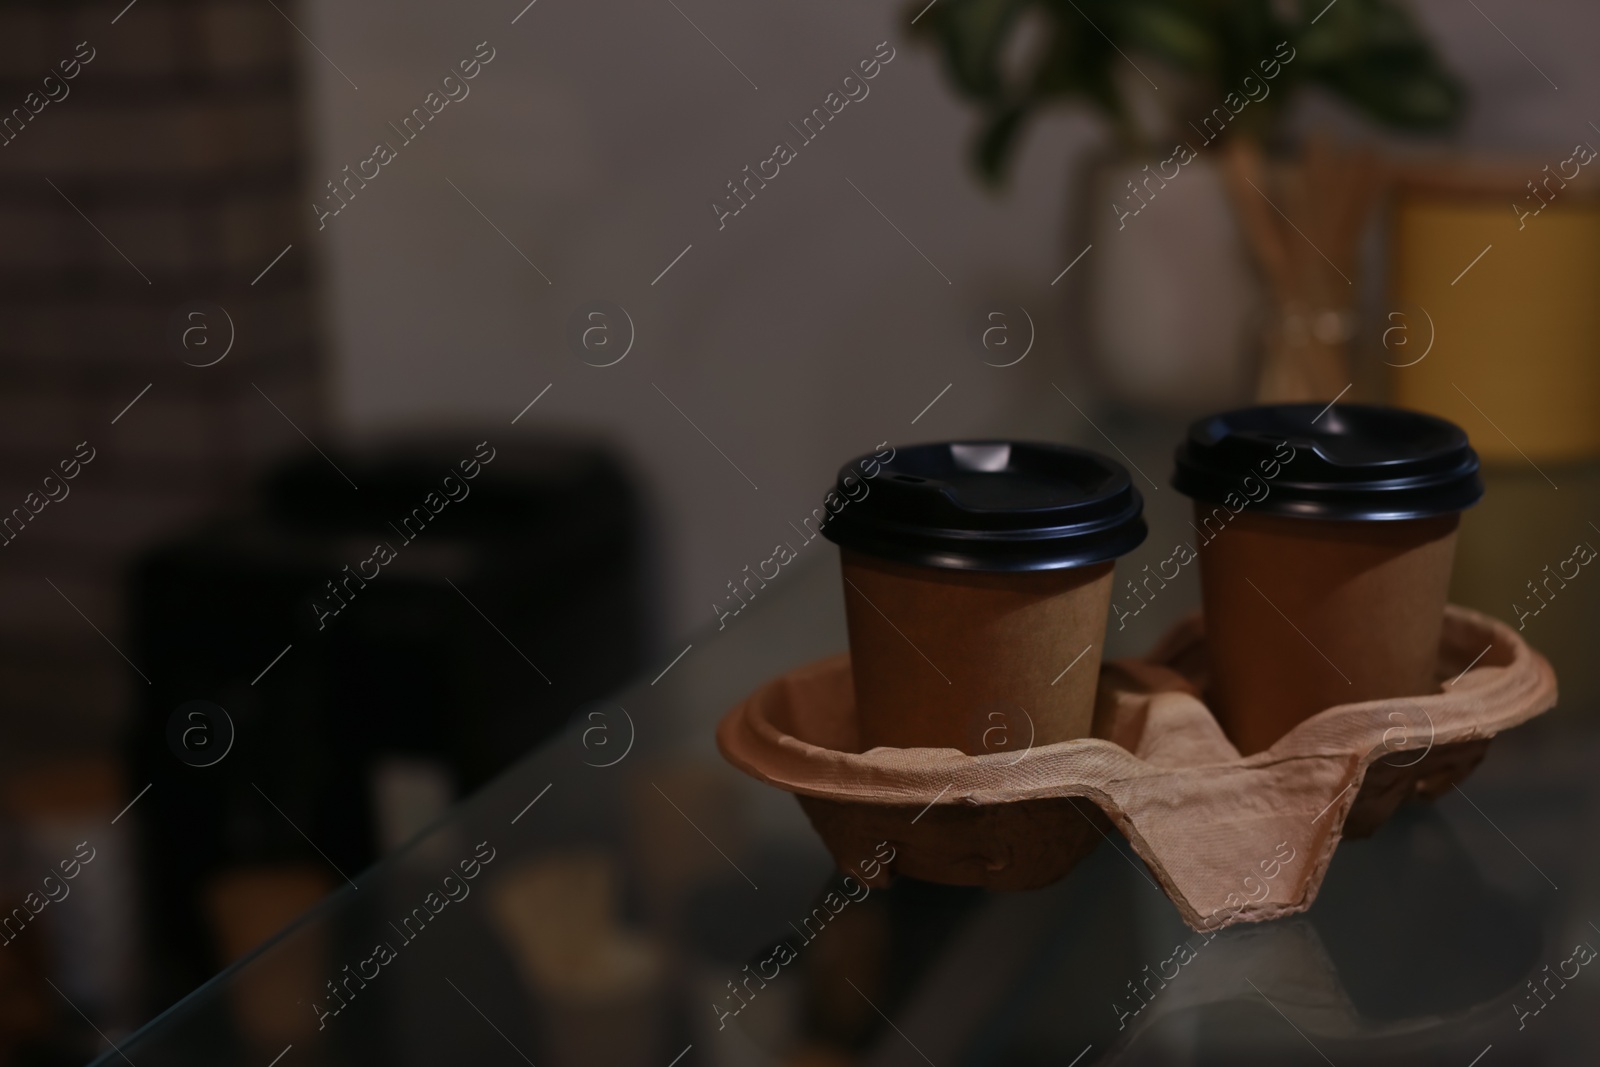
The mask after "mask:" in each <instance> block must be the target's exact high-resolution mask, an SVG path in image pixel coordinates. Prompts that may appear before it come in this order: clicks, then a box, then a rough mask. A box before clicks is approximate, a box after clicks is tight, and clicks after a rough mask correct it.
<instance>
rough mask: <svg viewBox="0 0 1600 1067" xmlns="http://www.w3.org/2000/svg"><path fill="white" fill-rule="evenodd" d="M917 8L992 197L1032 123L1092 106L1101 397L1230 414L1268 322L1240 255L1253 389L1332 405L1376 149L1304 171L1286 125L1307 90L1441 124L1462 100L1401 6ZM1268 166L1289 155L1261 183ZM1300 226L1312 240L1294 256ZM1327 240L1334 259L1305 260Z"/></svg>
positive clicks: (1367, 111) (1251, 305)
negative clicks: (975, 122) (966, 105)
mask: <svg viewBox="0 0 1600 1067" xmlns="http://www.w3.org/2000/svg"><path fill="white" fill-rule="evenodd" d="M923 4H924V0H915V10H913V11H912V12H911V13H910V17H911V19H912V26H911V29H912V31H913V32H914V34H916V35H919V36H921V37H923V38H925V39H927V40H929V41H931V42H932V43H934V44H935V45H936V46H937V47H938V48H939V50H940V52H941V54H942V57H943V60H944V66H945V69H946V72H947V74H948V75H949V78H950V80H951V82H952V83H953V84H954V86H955V88H956V90H957V92H958V93H960V94H961V95H962V96H964V97H965V98H967V99H969V100H971V101H972V102H973V103H975V104H976V105H977V106H978V107H979V108H980V110H981V112H982V123H981V127H980V129H979V132H978V136H977V138H976V140H975V142H974V145H973V162H974V164H975V165H976V168H977V170H978V173H979V174H980V175H981V176H982V177H983V178H984V179H985V180H986V181H987V182H989V183H991V184H994V185H998V184H1000V183H1002V182H1003V180H1004V178H1005V176H1006V173H1007V168H1008V166H1009V164H1010V163H1011V161H1012V160H1013V158H1014V157H1015V154H1016V149H1017V146H1018V143H1019V141H1020V140H1021V138H1022V136H1023V134H1024V133H1025V131H1026V129H1027V127H1028V124H1029V122H1030V120H1031V119H1033V118H1034V117H1035V116H1037V114H1038V113H1039V112H1040V111H1042V110H1043V109H1045V108H1047V107H1050V106H1052V105H1054V104H1058V103H1069V102H1077V103H1086V104H1088V105H1090V106H1091V107H1092V108H1093V109H1095V110H1096V111H1098V112H1099V113H1100V115H1101V116H1103V117H1104V119H1106V121H1107V123H1108V125H1109V126H1110V129H1111V131H1112V135H1113V143H1114V148H1113V150H1112V154H1111V156H1110V157H1109V158H1107V159H1105V160H1102V161H1100V162H1099V163H1098V164H1097V165H1095V166H1094V167H1093V168H1092V169H1091V173H1090V175H1089V179H1088V181H1087V183H1086V197H1087V203H1088V216H1087V218H1088V231H1087V235H1086V237H1087V243H1088V245H1089V246H1090V247H1091V248H1092V249H1093V256H1092V258H1091V259H1090V261H1089V262H1088V263H1086V264H1085V266H1086V267H1087V268H1088V271H1087V273H1088V274H1089V278H1088V280H1087V285H1088V291H1089V302H1088V316H1087V317H1088V323H1087V325H1088V328H1089V336H1090V340H1091V344H1092V347H1093V349H1094V351H1095V354H1096V356H1097V357H1098V359H1099V361H1100V365H1101V370H1102V372H1103V374H1104V376H1105V377H1106V379H1107V384H1108V385H1109V386H1110V387H1111V389H1112V391H1113V392H1114V393H1116V394H1117V395H1119V396H1120V397H1121V398H1122V399H1123V400H1125V401H1129V402H1133V403H1139V404H1144V405H1152V404H1153V405H1157V406H1191V405H1195V404H1212V403H1217V402H1225V401H1226V400H1229V399H1233V398H1234V397H1233V396H1230V395H1227V394H1230V393H1236V392H1237V390H1238V388H1239V386H1238V384H1237V383H1239V382H1241V381H1242V380H1243V378H1244V377H1245V376H1246V374H1247V373H1248V365H1247V362H1246V361H1247V357H1248V353H1249V352H1250V350H1251V349H1252V348H1253V347H1254V346H1253V344H1252V343H1251V340H1252V336H1253V334H1254V333H1255V332H1256V329H1257V323H1258V322H1259V318H1260V311H1261V306H1260V299H1259V296H1258V295H1257V294H1258V287H1257V286H1256V285H1255V283H1254V282H1253V275H1254V273H1255V270H1253V268H1252V264H1251V262H1250V260H1251V251H1250V250H1251V249H1253V250H1254V258H1255V260H1256V264H1255V266H1256V268H1259V269H1260V270H1261V272H1263V273H1265V274H1266V275H1267V279H1268V282H1269V286H1268V289H1269V292H1270V296H1271V298H1272V303H1273V305H1274V307H1273V312H1272V314H1271V316H1270V318H1269V319H1268V329H1267V339H1268V349H1269V359H1268V361H1267V363H1266V364H1265V365H1264V366H1263V368H1262V373H1261V379H1260V380H1261V387H1260V389H1259V390H1258V392H1260V393H1261V394H1263V395H1266V396H1271V397H1273V398H1277V399H1282V398H1288V397H1291V396H1295V395H1316V394H1320V393H1322V392H1325V391H1326V388H1327V384H1326V383H1327V381H1329V380H1331V379H1333V378H1335V377H1338V376H1339V373H1340V372H1338V371H1336V370H1330V369H1329V368H1330V367H1337V365H1338V362H1339V360H1340V359H1342V349H1343V345H1344V342H1345V340H1347V339H1348V337H1349V336H1350V334H1351V333H1352V330H1351V329H1350V326H1351V322H1352V321H1353V316H1352V314H1351V308H1353V306H1354V301H1355V285H1354V274H1353V271H1354V262H1353V261H1354V258H1355V252H1356V247H1357V239H1358V238H1359V234H1360V230H1361V224H1362V222H1363V221H1364V219H1365V215H1366V213H1367V209H1368V207H1369V206H1370V204H1371V202H1372V200H1373V198H1374V196H1375V194H1376V191H1377V187H1378V177H1377V176H1378V173H1379V172H1378V168H1377V166H1376V164H1375V163H1374V162H1373V160H1372V158H1371V157H1370V156H1369V155H1360V154H1358V155H1355V156H1351V155H1347V154H1341V153H1338V152H1335V151H1333V150H1331V149H1329V148H1327V147H1325V146H1322V147H1319V148H1318V149H1317V150H1315V151H1312V152H1308V153H1304V154H1303V155H1302V156H1301V157H1299V158H1298V159H1297V158H1296V157H1295V156H1294V155H1293V154H1292V153H1291V152H1290V151H1289V150H1290V145H1289V144H1288V143H1287V137H1286V132H1285V129H1284V125H1285V124H1284V116H1285V113H1286V111H1287V108H1288V105H1289V104H1290V103H1291V102H1292V101H1293V100H1294V98H1295V97H1296V96H1297V95H1298V94H1299V92H1300V90H1302V89H1304V88H1305V87H1307V86H1319V87H1321V88H1322V89H1324V90H1326V91H1328V92H1330V93H1331V94H1333V95H1334V96H1335V97H1337V98H1339V99H1341V100H1343V101H1344V102H1345V103H1347V104H1349V105H1350V106H1351V107H1353V108H1354V109H1355V110H1356V111H1357V112H1359V113H1360V114H1363V115H1365V116H1366V117H1367V118H1369V119H1370V120H1372V121H1374V122H1376V123H1377V124H1379V125H1381V126H1386V127H1389V128H1392V129H1396V130H1401V131H1408V132H1437V131H1442V130H1445V129H1448V128H1449V127H1450V126H1451V125H1452V124H1453V123H1454V122H1455V121H1456V120H1457V119H1458V118H1459V116H1460V114H1461V111H1462V108H1463V101H1464V93H1463V90H1462V88H1461V86H1460V84H1459V82H1458V81H1457V79H1456V78H1455V77H1454V76H1453V75H1452V74H1451V73H1450V72H1449V71H1448V70H1447V69H1446V68H1445V66H1444V64H1443V62H1442V61H1441V60H1440V59H1439V57H1438V56H1437V55H1436V53H1435V52H1434V50H1433V48H1432V47H1431V46H1430V44H1429V43H1428V40H1427V38H1426V37H1425V36H1424V34H1423V33H1422V31H1421V30H1420V28H1419V27H1418V25H1417V24H1416V22H1415V21H1414V20H1413V19H1412V17H1411V16H1410V14H1409V13H1408V12H1407V10H1406V9H1405V8H1404V7H1402V6H1401V5H1400V4H1399V3H1397V2H1396V0H1332V2H1329V0H1303V2H1297V0H1282V2H1274V0H936V2H935V3H933V4H932V5H931V6H923ZM1269 155H1270V156H1271V157H1274V158H1277V159H1288V160H1293V161H1292V162H1289V163H1287V164H1285V165H1276V166H1274V167H1272V168H1268V167H1267V166H1266V165H1265V164H1264V162H1263V159H1264V158H1265V157H1267V156H1269ZM1285 216H1287V217H1288V218H1292V219H1293V222H1292V223H1290V224H1289V225H1288V226H1285V225H1284V223H1285V222H1286V221H1287V219H1286V218H1285ZM1241 224H1242V225H1241ZM1296 229H1298V230H1299V231H1300V234H1299V237H1301V238H1304V237H1305V236H1306V235H1308V234H1309V235H1312V236H1311V239H1310V240H1298V241H1295V242H1291V241H1290V240H1289V239H1288V238H1289V237H1290V236H1294V235H1295V230H1296ZM1319 236H1320V237H1321V238H1322V239H1323V240H1322V241H1321V242H1318V241H1316V240H1315V238H1316V237H1319ZM1320 244H1328V245H1333V246H1336V247H1335V248H1333V249H1326V248H1324V249H1321V251H1318V250H1316V248H1313V247H1306V246H1308V245H1311V246H1318V245H1320ZM1078 251H1079V249H1077V248H1073V249H1070V250H1069V252H1071V253H1072V254H1074V255H1075V254H1076V253H1077V252H1078ZM1307 346H1310V348H1309V349H1308V347H1307ZM1318 348H1320V349H1322V350H1323V351H1321V352H1318V351H1315V349H1318ZM1301 364H1304V365H1305V366H1301ZM1286 368H1287V370H1286ZM1343 384H1344V383H1342V382H1341V383H1340V386H1336V387H1335V389H1337V388H1339V387H1342V385H1343ZM1330 395H1331V394H1330Z"/></svg>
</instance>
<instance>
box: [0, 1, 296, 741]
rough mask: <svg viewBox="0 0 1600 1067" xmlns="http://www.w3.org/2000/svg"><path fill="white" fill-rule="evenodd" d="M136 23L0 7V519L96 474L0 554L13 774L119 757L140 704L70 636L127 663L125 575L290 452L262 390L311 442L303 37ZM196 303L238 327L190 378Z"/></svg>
mask: <svg viewBox="0 0 1600 1067" xmlns="http://www.w3.org/2000/svg"><path fill="white" fill-rule="evenodd" d="M124 2H125V0H113V2H110V3H79V2H72V0H68V2H57V0H12V2H11V3H8V4H6V5H4V6H3V7H0V119H3V118H4V117H6V116H10V115H11V114H12V109H14V108H21V109H23V113H24V115H26V116H31V117H28V118H27V119H26V121H24V119H23V118H20V117H18V118H14V119H13V122H12V123H11V125H10V126H9V127H3V128H4V129H6V130H7V131H8V133H9V135H10V137H11V139H10V140H9V141H6V142H5V143H4V146H3V147H0V516H4V515H7V514H9V513H10V512H11V509H12V508H15V507H26V505H25V498H26V497H27V495H28V494H29V493H30V492H40V490H41V482H42V479H43V478H44V477H45V476H46V475H47V474H50V473H51V472H52V471H53V470H54V469H55V467H56V465H57V464H58V463H59V462H60V461H61V460H64V459H68V458H70V457H71V456H72V455H73V453H74V450H75V446H76V445H77V444H78V442H80V441H85V440H87V441H88V442H89V444H90V445H91V446H92V447H93V448H94V449H95V452H96V457H95V459H94V460H93V462H92V463H90V464H88V465H87V466H86V467H84V468H83V470H82V472H81V473H80V474H79V475H78V477H77V478H76V479H75V480H73V481H71V482H70V483H67V485H68V488H69V489H70V494H69V495H68V496H67V497H66V498H65V499H62V500H59V501H57V502H53V503H49V504H47V505H46V506H45V507H44V508H43V509H42V510H41V511H40V512H39V513H38V514H37V515H36V516H35V517H33V518H32V519H31V520H30V521H29V522H28V523H27V525H26V526H24V527H23V528H22V532H21V533H20V534H19V535H17V536H16V537H15V539H14V540H11V541H9V542H6V543H5V547H3V548H0V751H4V752H5V753H8V754H14V753H16V752H17V751H18V750H19V749H22V750H27V749H37V748H40V747H59V746H62V745H69V744H70V745H85V744H89V745H95V744H107V743H110V742H111V741H112V740H113V739H114V736H115V731H116V730H117V728H118V726H119V724H120V722H121V720H122V717H123V715H124V712H125V709H126V707H127V706H128V699H129V696H130V694H131V690H130V689H129V687H130V686H142V685H143V684H144V682H143V680H142V679H141V678H140V676H139V674H138V673H136V672H135V670H134V669H132V668H130V667H129V665H128V664H127V663H126V662H125V661H124V660H123V659H122V657H121V656H120V655H119V654H118V652H117V651H116V650H114V649H113V648H112V647H110V645H108V644H107V642H106V640H104V639H103V638H102V637H101V636H100V635H99V634H97V633H96V632H95V630H94V628H92V627H91V625H90V623H89V622H86V621H85V619H84V618H83V615H86V616H88V619H89V620H92V622H93V625H94V626H96V627H98V628H99V629H100V630H102V631H104V633H105V635H106V637H108V638H109V639H110V640H111V641H112V642H115V643H116V644H117V645H118V646H121V647H122V648H124V649H127V648H128V642H126V641H125V640H124V639H123V629H124V619H123V603H122V600H123V598H122V574H123V567H124V565H125V563H126V562H127V560H128V559H129V558H130V556H131V555H132V554H133V553H135V552H137V551H138V550H139V549H140V548H141V547H142V546H144V545H146V544H148V543H149V542H150V541H151V540H152V539H157V538H160V537H161V536H163V535H164V534H165V533H168V532H170V531H172V530H173V529H174V528H176V527H179V526H181V525H184V524H186V523H189V522H192V521H194V520H195V519H196V518H198V517H200V516H202V515H204V514H207V513H210V512H213V511H215V510H217V509H219V508H222V507H227V506H229V505H230V504H232V503H234V502H236V501H238V500H239V499H240V498H241V497H242V496H243V494H244V493H245V492H246V491H247V490H248V488H249V486H250V484H251V482H252V480H253V477H254V474H255V471H256V470H258V469H259V467H260V465H261V464H262V462H263V461H264V460H265V459H267V458H269V457H271V456H273V455H275V454H277V453H279V452H281V451H283V450H284V449H285V448H286V447H290V446H293V445H298V444H301V443H302V442H301V438H300V436H299V434H298V433H297V432H296V431H295V430H294V429H293V428H292V427H291V426H289V425H288V423H287V422H286V421H285V420H284V417H283V416H282V415H280V414H279V413H278V412H277V411H275V410H273V408H272V407H271V406H270V405H269V404H268V403H267V402H266V401H265V400H263V399H262V397H261V395H260V394H259V393H258V392H257V391H256V389H255V388H254V387H253V385H252V383H254V384H255V385H258V386H260V388H261V390H262V391H264V392H265V393H266V394H267V395H268V396H270V397H271V398H272V400H273V401H274V402H276V404H277V405H278V406H279V407H280V408H282V409H283V411H284V412H285V413H286V414H287V415H289V416H290V417H291V418H293V419H294V421H295V422H296V423H297V424H298V425H299V426H300V427H301V428H302V429H304V430H305V431H306V432H307V433H310V434H312V435H313V436H314V437H315V436H318V426H319V425H320V423H321V419H320V418H319V412H318V402H319V394H318V379H317V374H316V369H317V362H316V361H317V347H316V343H315V337H314V334H315V327H314V321H315V315H314V308H313V304H312V300H311V295H310V285H309V281H310V279H309V277H308V264H309V263H310V258H309V256H308V252H309V249H308V247H307V237H308V229H307V226H306V222H307V220H308V219H309V218H310V213H309V212H308V211H307V210H306V207H305V202H306V201H305V196H304V194H303V192H302V187H301V183H302V177H303V161H304V152H305V143H306V140H307V138H306V137H305V135H304V128H305V122H304V119H303V115H302V106H303V105H302V97H301V91H300V80H299V76H298V70H297V62H296V56H297V55H298V44H299V37H298V35H297V34H296V33H295V31H294V30H293V28H292V27H291V26H290V25H289V23H288V22H287V21H286V20H285V18H284V16H283V15H282V14H280V13H279V12H278V11H277V10H275V9H274V7H273V6H272V5H271V4H268V3H266V2H265V0H194V2H182V0H137V2H136V3H135V4H133V5H132V6H131V7H130V8H128V9H127V10H125V11H124V10H123V3H124ZM280 6H282V7H284V9H285V10H286V11H288V12H289V13H290V14H291V15H293V14H294V10H293V8H292V7H289V6H286V5H282V4H280ZM119 12H121V14H120V15H119ZM113 19H115V20H116V21H115V22H114V23H113ZM80 42H87V48H80V47H79V46H80ZM88 49H92V50H93V58H92V59H91V60H89V61H88V62H87V63H82V62H81V61H80V66H79V68H78V71H77V74H76V77H74V78H72V79H71V80H65V79H63V78H62V77H61V74H62V71H61V70H60V66H59V65H60V63H61V62H62V61H64V60H67V61H70V60H72V59H73V58H74V57H75V55H87V54H89V52H88ZM69 69H70V65H69ZM52 74H54V75H55V80H53V81H52V82H50V83H48V84H47V83H46V82H45V78H46V76H47V75H52ZM63 88H64V89H65V95H64V96H61V94H62V92H63ZM47 91H48V94H50V95H51V96H56V97H59V98H58V99H54V100H51V102H49V103H46V104H44V105H43V106H42V107H40V105H39V101H40V100H41V99H48V97H47V95H46V94H47ZM30 93H36V94H38V95H37V96H35V97H32V98H30V97H29V94H30ZM34 108H38V113H37V114H33V113H32V112H33V109H34ZM3 136H4V135H0V139H3ZM52 183H53V184H52ZM69 200H70V203H69V202H68V201H69ZM80 211H81V212H82V214H80ZM85 215H86V216H88V220H87V221H86V219H85V218H84V216H85ZM96 228H98V230H99V231H101V232H96ZM113 244H114V245H115V246H116V247H115V248H113V247H112V245H113ZM290 244H293V246H294V247H293V248H292V249H291V250H290V251H289V253H288V254H287V255H285V256H284V257H283V258H282V259H281V260H279V261H278V262H277V264H276V265H274V266H273V267H272V269H271V270H270V271H268V272H267V273H266V275H265V276H264V277H261V279H260V280H259V281H258V282H256V283H255V284H254V285H252V284H251V283H252V280H253V279H255V278H257V276H258V275H259V274H260V273H261V271H262V270H263V269H264V268H265V267H266V266H267V265H268V264H269V263H271V262H272V260H273V257H275V256H277V255H278V253H279V252H281V251H282V250H283V249H284V247H285V246H286V245H290ZM130 261H131V262H130ZM196 301H206V302H209V303H211V304H214V305H220V306H221V307H222V308H224V309H226V312H227V314H228V315H229V316H231V318H232V320H233V324H234V332H235V341H234V345H233V348H232V350H231V352H230V353H229V354H228V356H227V358H226V359H224V360H223V361H222V362H221V363H219V364H217V365H215V366H211V367H205V368H197V367H192V366H186V365H185V362H184V361H185V360H187V361H188V362H191V363H202V362H206V361H208V360H210V359H212V358H215V356H216V355H217V354H220V352H221V348H222V343H223V342H224V341H225V339H226V334H227V332H228V327H227V324H226V323H225V322H223V321H217V316H216V315H215V314H214V313H212V314H210V315H208V316H207V318H206V319H204V320H199V321H202V322H204V323H205V324H206V327H207V330H206V334H205V336H207V337H208V339H209V340H210V341H211V342H212V344H211V346H210V347H209V348H197V349H195V350H191V351H188V352H185V351H184V350H183V349H182V348H180V347H178V346H177V345H176V344H175V343H174V340H173V335H174V334H175V333H177V332H179V331H174V330H173V329H172V323H173V322H174V321H175V319H181V315H180V311H181V309H182V308H184V306H186V305H191V304H192V303H194V302H196ZM190 321H191V322H193V321H196V320H190ZM199 336H200V335H192V337H191V339H192V340H196V339H198V337H199ZM147 385H148V386H150V389H149V391H148V392H145V393H144V395H143V396H142V398H140V399H139V401H138V403H136V404H135V405H134V406H133V407H132V408H131V409H130V410H128V411H127V413H126V414H124V415H122V416H121V417H120V418H118V413H119V412H121V411H122V410H123V409H124V407H125V406H126V405H127V404H128V403H129V402H130V401H132V400H133V399H134V398H135V397H136V396H139V394H140V392H141V390H144V389H145V387H146V386H147ZM114 418H115V419H117V421H116V423H115V424H114V425H113V423H112V420H113V419H114ZM54 491H56V492H59V490H54ZM41 495H42V494H41ZM47 579H48V580H47ZM51 582H54V584H55V585H56V586H57V587H59V590H60V592H59V593H58V592H57V591H56V589H53V588H52V587H51V584H50V583H51ZM62 594H65V596H66V597H70V598H71V600H72V602H73V604H75V605H76V606H77V608H78V609H80V610H81V611H82V613H83V615H80V614H79V612H78V610H74V608H73V607H72V606H71V605H69V604H68V603H67V602H66V600H65V599H64V598H63V596H62ZM241 607H243V606H241ZM139 666H140V667H142V666H143V665H142V664H141V665H139Z"/></svg>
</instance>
